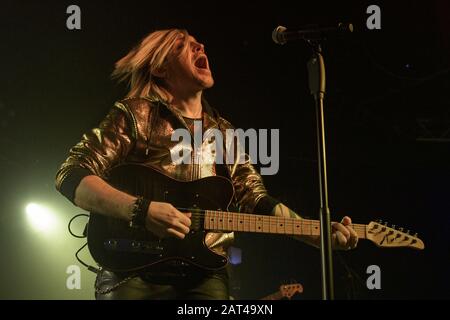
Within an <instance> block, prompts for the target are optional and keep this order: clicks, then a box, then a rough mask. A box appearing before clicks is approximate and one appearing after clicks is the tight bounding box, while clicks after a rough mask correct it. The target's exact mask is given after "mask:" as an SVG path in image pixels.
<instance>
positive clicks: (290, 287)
mask: <svg viewBox="0 0 450 320" xmlns="http://www.w3.org/2000/svg"><path fill="white" fill-rule="evenodd" d="M302 292H303V286H302V285H301V284H300V283H293V284H283V285H281V286H280V288H279V291H277V292H275V293H272V294H270V295H268V296H266V297H264V298H262V299H261V300H281V299H283V298H287V299H291V298H292V297H293V296H294V294H296V293H302Z"/></svg>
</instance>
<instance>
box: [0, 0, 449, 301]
mask: <svg viewBox="0 0 450 320" xmlns="http://www.w3.org/2000/svg"><path fill="white" fill-rule="evenodd" d="M71 4H77V5H79V6H80V8H81V23H82V29H81V30H76V31H70V30H68V29H67V28H66V19H67V16H68V15H67V14H66V8H67V7H68V6H69V5H71ZM370 4H377V5H379V6H380V8H381V30H368V29H367V28H366V19H367V18H368V16H369V15H368V14H367V13H366V8H367V7H368V5H370ZM449 9H450V5H449V3H448V2H447V1H444V0H441V1H437V0H436V1H421V2H420V1H389V2H386V3H385V2H379V1H375V2H372V1H370V2H367V1H333V2H331V1H330V2H325V1H284V2H281V1H273V2H272V3H262V2H260V1H236V2H233V1H222V2H218V1H209V2H202V1H200V2H199V1H195V2H189V1H180V2H170V1H135V0H128V1H70V2H69V1H54V2H48V1H27V2H25V1H5V0H3V1H2V2H1V4H0V39H1V41H0V48H1V53H0V57H1V59H0V66H1V68H0V84H1V85H0V145H1V148H0V176H1V180H0V190H1V193H0V204H1V206H0V209H1V210H0V239H1V240H0V241H1V242H0V243H1V248H2V250H1V254H0V257H1V267H0V284H1V285H0V298H2V299H92V298H93V297H94V295H93V281H94V274H92V273H91V272H89V271H87V270H85V269H84V268H83V267H82V268H81V276H82V284H81V289H79V290H77V289H75V290H68V289H67V288H66V279H67V277H68V274H67V273H66V270H67V267H68V266H70V265H78V262H77V261H76V260H75V258H74V256H73V254H74V253H75V251H76V250H77V249H78V248H79V247H80V246H81V245H82V244H84V241H83V240H79V239H74V238H72V237H71V236H70V235H69V233H68V232H67V229H66V225H67V222H68V221H69V219H70V218H71V217H72V216H73V215H75V214H77V213H83V211H82V210H81V209H79V208H76V207H74V206H73V205H71V204H70V203H69V202H68V201H67V200H66V199H65V198H63V197H62V196H60V195H59V194H58V193H57V192H56V190H55V188H54V176H55V173H56V171H57V169H58V167H59V165H60V164H61V163H62V161H63V160H64V159H65V157H66V156H67V152H68V149H69V148H70V147H71V146H72V145H74V144H75V143H76V142H78V141H79V139H80V138H81V135H82V134H83V132H85V131H87V130H89V129H91V128H92V127H94V126H96V125H97V124H98V123H99V121H100V120H101V119H102V118H103V116H104V115H105V113H106V112H107V111H108V109H109V108H110V107H111V106H112V104H113V103H114V101H115V100H117V99H120V98H121V97H123V96H124V94H125V92H126V91H125V87H124V86H122V85H116V84H115V83H114V82H113V81H111V80H110V77H109V75H110V73H111V71H112V68H113V64H114V62H115V61H117V60H118V59H119V58H120V57H122V56H123V55H124V54H126V53H127V52H128V50H129V49H130V48H131V47H132V46H133V45H135V44H136V43H137V42H138V41H139V40H140V39H141V38H142V37H144V36H145V35H146V34H147V33H149V32H150V31H152V30H154V29H160V28H165V27H173V26H178V27H183V28H186V29H188V30H189V31H190V32H191V34H193V35H194V36H195V37H196V38H197V39H198V40H200V41H201V42H203V43H204V44H205V45H206V51H207V53H208V56H209V59H210V64H211V68H212V71H213V75H214V77H215V80H216V85H215V86H214V88H212V89H210V90H208V91H207V92H206V96H207V98H208V100H209V101H210V103H211V104H212V105H214V106H215V107H216V108H218V109H219V110H220V111H221V113H222V115H223V116H224V117H225V118H227V119H229V120H230V121H231V122H232V123H233V124H234V125H235V126H236V127H240V128H244V129H246V128H279V129H280V139H281V145H280V152H281V160H280V171H279V173H278V174H277V175H275V176H266V177H265V181H266V184H267V187H268V189H269V190H270V191H271V193H272V195H273V196H275V197H278V198H280V199H281V200H283V201H284V202H285V203H286V204H287V205H289V206H290V207H291V208H293V209H295V210H296V211H297V212H300V213H302V214H303V215H304V216H306V217H311V218H317V217H318V204H319V201H318V185H317V182H316V180H317V178H316V173H317V172H316V164H317V163H316V158H317V157H316V149H315V141H316V140H315V127H314V126H315V120H314V115H315V112H314V107H313V100H312V98H311V96H310V95H309V91H308V84H307V73H306V65H305V64H306V61H307V60H308V58H309V55H310V52H309V49H308V48H307V46H306V45H305V44H304V43H302V42H297V43H291V44H288V45H285V46H278V45H276V44H274V43H273V42H272V40H271V32H272V30H273V29H274V28H275V27H276V26H278V25H285V26H287V27H291V28H296V27H301V26H303V25H308V24H320V25H333V24H335V23H337V22H340V21H349V22H352V23H353V24H354V26H355V32H354V34H353V35H352V36H351V37H349V38H346V39H342V40H329V41H327V42H326V43H325V44H324V55H325V59H326V64H327V91H328V92H327V97H326V115H327V126H328V127H327V134H328V161H329V163H328V164H329V194H330V206H331V210H332V216H333V219H334V220H338V219H340V218H341V217H342V216H344V215H350V216H351V217H352V218H353V221H354V222H358V223H368V222H369V221H372V220H375V219H383V220H387V221H389V222H391V223H393V224H395V225H397V226H402V227H404V228H405V229H411V230H413V231H416V232H418V233H419V236H420V237H421V238H422V239H423V240H424V242H425V245H426V248H425V250H424V251H414V250H411V249H380V248H377V247H376V246H374V245H373V244H372V243H370V242H363V241H361V242H360V245H359V247H358V249H357V250H354V251H351V252H343V253H340V254H339V255H336V256H335V260H334V261H335V280H336V296H337V297H338V298H342V299H345V298H355V299H419V298H420V299H421V298H423V299H429V298H447V299H448V298H449V297H450V294H449V290H448V286H449V285H450V275H449V270H450V261H449V260H450V257H449V254H450V250H449V244H450V241H449V239H448V236H449V234H450V205H449V200H448V198H449V191H450V188H449V180H450V165H449V163H450V154H449V149H450V148H449V147H450V132H448V130H450V119H449V116H450V114H449V111H450V98H449V91H450V81H449V68H450V61H449V60H450V59H449V56H450V37H449V31H450V22H449V21H450V20H449V19H448V16H449V13H450V12H449V11H450V10H449ZM29 203H37V204H40V205H44V206H46V207H47V208H49V210H51V211H52V212H54V214H55V216H56V220H55V226H56V228H54V229H53V230H50V231H48V232H37V231H34V229H32V228H31V225H30V224H29V223H28V220H27V215H26V213H25V207H26V205H27V204H29ZM83 225H84V222H83V221H79V222H77V223H76V229H77V231H79V232H81V231H82V228H83ZM235 246H236V247H239V248H241V249H242V264H240V265H237V266H234V267H233V268H232V289H233V295H234V296H235V297H236V298H239V299H255V298H259V297H262V296H265V295H267V294H269V293H271V292H274V291H276V290H277V288H278V286H279V285H280V284H282V283H286V282H300V283H301V284H302V285H303V286H304V294H302V295H301V296H299V297H298V299H319V298H320V261H319V251H318V250H316V249H314V248H311V247H308V246H306V245H304V244H302V243H299V242H296V241H294V240H291V239H286V238H282V237H272V236H261V235H248V234H245V235H237V239H236V243H235ZM82 256H83V257H84V259H86V260H87V261H89V262H91V263H92V260H91V259H90V257H89V254H88V253H87V252H84V253H83V254H82ZM374 264H375V265H378V266H380V268H381V289H380V290H373V291H370V290H368V289H367V288H366V284H365V283H366V279H367V277H368V275H367V274H366V268H367V267H368V266H369V265H374ZM349 270H351V272H349ZM349 276H350V277H349Z"/></svg>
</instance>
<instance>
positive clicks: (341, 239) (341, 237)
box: [335, 231, 348, 248]
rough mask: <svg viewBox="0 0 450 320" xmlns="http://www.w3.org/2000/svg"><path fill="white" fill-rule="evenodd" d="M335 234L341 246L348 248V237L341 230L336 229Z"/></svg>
mask: <svg viewBox="0 0 450 320" xmlns="http://www.w3.org/2000/svg"><path fill="white" fill-rule="evenodd" d="M335 234H336V239H337V242H338V245H339V247H342V248H346V247H347V246H348V245H347V238H346V237H345V236H344V235H343V234H342V232H340V231H336V233H335Z"/></svg>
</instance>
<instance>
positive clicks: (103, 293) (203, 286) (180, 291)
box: [95, 270, 229, 300]
mask: <svg viewBox="0 0 450 320" xmlns="http://www.w3.org/2000/svg"><path fill="white" fill-rule="evenodd" d="M95 288H96V294H95V298H96V299H97V300H129V299H131V300H228V299H229V286H228V273H227V272H226V271H225V272H194V271H187V272H186V273H185V276H183V277H175V278H174V277H170V278H165V277H147V276H135V277H131V278H130V279H128V278H127V276H125V275H119V274H116V273H113V272H111V271H107V270H102V271H100V273H99V274H98V275H97V279H96V281H95Z"/></svg>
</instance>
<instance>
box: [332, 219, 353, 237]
mask: <svg viewBox="0 0 450 320" xmlns="http://www.w3.org/2000/svg"><path fill="white" fill-rule="evenodd" d="M332 227H333V228H334V230H336V231H340V232H341V233H342V234H343V235H344V236H345V237H346V238H347V239H349V238H350V231H348V229H347V227H345V226H344V225H343V224H341V223H337V222H334V223H333V224H332Z"/></svg>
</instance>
